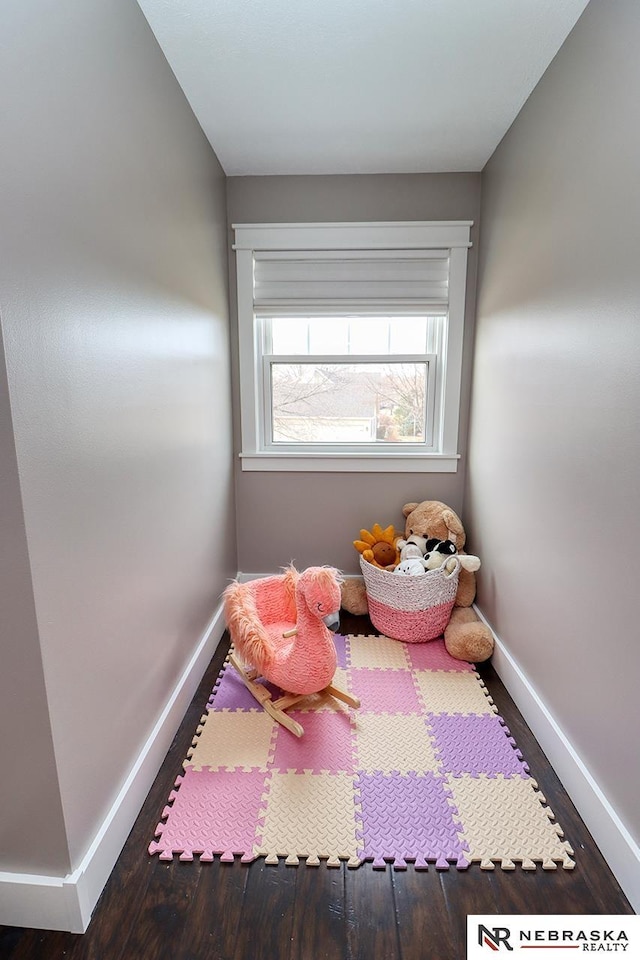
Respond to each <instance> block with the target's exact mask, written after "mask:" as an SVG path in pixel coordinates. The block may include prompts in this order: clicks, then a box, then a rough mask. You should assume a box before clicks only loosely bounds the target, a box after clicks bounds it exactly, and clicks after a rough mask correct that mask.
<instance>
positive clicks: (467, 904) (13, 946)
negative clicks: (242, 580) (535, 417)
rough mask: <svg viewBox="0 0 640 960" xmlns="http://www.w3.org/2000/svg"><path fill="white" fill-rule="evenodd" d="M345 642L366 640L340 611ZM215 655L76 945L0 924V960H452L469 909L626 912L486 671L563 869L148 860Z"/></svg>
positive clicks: (460, 949) (217, 662) (486, 670)
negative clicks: (543, 804) (547, 817)
mask: <svg viewBox="0 0 640 960" xmlns="http://www.w3.org/2000/svg"><path fill="white" fill-rule="evenodd" d="M341 629H342V632H344V633H369V632H373V630H372V628H371V625H370V623H369V621H368V620H367V619H366V618H363V617H349V616H348V615H344V616H343V618H342V625H341ZM226 650H227V646H226V644H225V643H224V641H223V643H222V644H221V645H220V648H219V649H218V651H217V652H216V654H215V656H214V658H213V660H212V662H211V664H210V666H209V668H208V670H207V672H206V674H205V676H204V678H203V680H202V682H201V684H200V687H199V689H198V692H197V694H196V696H195V697H194V699H193V702H192V703H191V706H190V707H189V710H188V711H187V714H186V716H185V718H184V721H183V723H182V725H181V727H180V730H179V731H178V733H177V735H176V737H175V739H174V741H173V744H172V745H171V748H170V750H169V753H168V754H167V757H166V760H165V762H164V764H163V766H162V768H161V770H160V773H159V774H158V777H157V778H156V781H155V783H154V784H153V787H152V788H151V791H150V792H149V795H148V797H147V799H146V802H145V804H144V806H143V808H142V811H141V812H140V815H139V817H138V819H137V821H136V823H135V825H134V827H133V830H132V831H131V834H130V836H129V839H128V840H127V843H126V845H125V847H124V849H123V851H122V854H121V856H120V858H119V860H118V863H117V864H116V867H115V869H114V871H113V873H112V875H111V878H110V879H109V882H108V883H107V886H106V887H105V889H104V891H103V894H102V896H101V898H100V900H99V902H98V904H97V906H96V909H95V911H94V915H93V919H92V921H91V924H90V926H89V929H88V931H87V932H86V933H85V934H84V935H82V936H79V935H74V934H69V933H57V932H53V931H43V930H21V929H14V928H9V927H0V958H2V960H9V958H10V960H374V958H375V960H450V958H451V960H454V958H455V960H462V958H464V956H465V926H466V916H467V914H470V913H515V914H548V913H576V914H588V913H610V914H624V913H633V910H632V909H631V907H630V905H629V903H628V901H627V900H626V898H625V897H624V895H623V893H622V891H621V890H620V887H619V885H618V883H617V882H616V880H615V878H614V877H613V875H612V874H611V871H610V870H609V868H608V867H607V864H606V863H605V861H604V859H603V858H602V856H601V854H600V852H599V850H598V849H597V847H596V846H595V844H594V842H593V840H592V838H591V836H590V835H589V833H588V831H587V829H586V827H585V826H584V824H583V823H582V821H581V820H580V818H579V816H578V814H577V813H576V810H575V808H574V807H573V805H572V803H571V801H570V800H569V798H568V797H567V795H566V793H565V792H564V790H563V788H562V786H561V784H560V782H559V780H558V778H557V777H556V775H555V773H554V772H553V770H552V769H551V767H550V766H549V763H548V761H547V759H546V757H545V756H544V754H543V752H542V750H541V749H540V747H539V746H538V744H537V742H536V740H535V739H534V737H533V735H532V734H531V732H530V731H529V730H528V728H527V726H526V724H525V723H524V721H523V719H522V717H521V716H520V714H519V713H518V711H517V709H516V708H515V706H514V704H513V702H512V700H511V698H510V697H509V695H508V694H507V692H506V690H505V688H504V686H503V685H502V683H501V682H500V680H499V678H498V677H497V675H496V673H495V671H494V670H493V668H492V667H491V665H490V664H483V665H481V667H480V668H479V672H480V674H481V676H482V678H483V679H484V681H485V683H486V685H487V687H488V689H489V691H490V693H491V695H492V697H493V699H494V701H495V703H496V706H497V707H498V710H499V711H500V713H501V714H502V716H503V717H504V718H505V720H506V722H507V724H508V726H509V727H510V729H511V733H512V735H513V736H514V737H515V739H516V742H517V744H518V746H519V747H520V749H521V750H522V752H523V754H524V757H525V759H526V760H527V762H528V763H529V766H530V769H531V775H532V776H533V777H534V778H535V779H536V780H537V781H538V784H539V786H540V789H541V790H542V792H543V793H544V794H545V796H546V798H547V801H548V803H549V805H550V806H551V808H552V810H553V811H554V813H555V814H556V816H557V819H558V821H559V823H560V824H561V825H562V827H563V829H564V831H565V835H566V838H567V839H568V840H569V842H570V843H571V845H572V846H573V848H574V849H575V851H576V859H577V865H576V868H575V870H573V871H565V870H562V869H558V870H556V871H543V870H542V869H538V870H536V871H535V872H532V873H527V872H524V871H522V870H521V869H520V868H517V869H516V870H515V871H514V872H509V873H504V872H503V871H502V870H500V869H499V868H496V870H495V871H493V872H484V871H481V870H480V868H479V867H478V866H477V865H476V864H473V865H472V866H471V867H470V868H469V869H468V870H467V871H462V872H458V871H457V870H455V869H454V868H452V869H450V870H449V871H446V872H438V871H436V870H435V869H434V868H432V867H430V868H429V870H428V872H418V873H416V872H415V871H414V870H413V868H412V867H409V869H408V870H406V871H397V872H394V871H393V870H391V869H389V868H388V869H387V870H386V871H384V872H380V871H374V870H373V869H372V868H371V865H370V864H363V865H362V866H361V867H360V868H359V869H357V870H349V869H347V868H346V866H344V864H343V865H342V866H341V867H340V868H327V867H326V866H325V865H324V864H323V865H321V866H320V867H314V868H311V867H309V868H306V867H304V866H302V865H301V866H300V867H297V868H296V867H287V866H285V865H284V864H283V863H280V865H279V866H277V867H276V866H265V864H264V862H263V861H262V860H257V861H255V862H254V863H252V864H250V865H248V866H247V865H242V864H240V862H239V861H238V860H236V862H235V863H233V864H220V863H219V862H217V861H216V862H214V863H204V864H200V863H199V862H198V861H197V860H196V861H194V862H193V863H181V862H180V861H179V860H178V859H177V858H176V859H174V860H173V861H172V862H171V863H165V862H162V861H161V860H159V859H158V857H150V856H149V855H148V854H147V846H148V844H149V842H150V840H151V839H152V837H153V832H154V829H155V826H156V824H157V823H158V821H159V819H160V814H161V812H162V809H163V807H164V806H165V803H166V800H167V797H168V795H169V793H170V791H171V789H172V786H173V781H174V780H175V777H176V776H177V774H178V773H179V772H180V771H181V766H182V760H183V759H184V757H185V755H186V752H187V749H188V747H189V746H190V744H191V739H192V736H193V733H194V731H195V728H196V726H197V724H198V721H199V719H200V717H201V715H202V713H203V712H204V707H205V704H206V703H207V700H208V697H209V693H210V691H211V688H212V687H213V684H214V682H215V679H216V677H217V675H218V672H219V670H220V668H221V666H222V663H223V661H224V656H225V654H226Z"/></svg>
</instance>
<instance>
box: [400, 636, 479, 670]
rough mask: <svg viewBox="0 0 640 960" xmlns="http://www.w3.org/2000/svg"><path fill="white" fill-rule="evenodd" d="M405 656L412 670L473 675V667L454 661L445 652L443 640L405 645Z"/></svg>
mask: <svg viewBox="0 0 640 960" xmlns="http://www.w3.org/2000/svg"><path fill="white" fill-rule="evenodd" d="M407 655H408V657H409V661H410V663H411V667H412V668H413V669H414V670H454V671H459V672H460V673H473V671H474V666H473V664H472V663H467V661H466V660H456V659H455V657H452V656H451V654H450V653H448V652H447V650H446V648H445V645H444V640H443V639H442V638H440V639H438V640H430V641H429V642H428V643H411V644H408V645H407Z"/></svg>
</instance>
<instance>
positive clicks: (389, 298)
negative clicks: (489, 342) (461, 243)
mask: <svg viewBox="0 0 640 960" xmlns="http://www.w3.org/2000/svg"><path fill="white" fill-rule="evenodd" d="M253 297H254V306H255V308H256V309H257V311H258V312H275V311H276V310H277V311H278V312H280V313H292V312H299V311H300V309H301V308H307V307H308V308H309V310H307V309H305V313H308V312H319V311H321V310H322V309H323V308H324V309H330V310H332V312H333V310H335V309H344V310H345V311H348V312H362V311H363V310H367V309H373V310H374V311H375V312H376V313H381V312H385V311H388V310H395V311H400V312H403V313H405V312H411V313H412V312H419V311H421V312H424V311H425V310H429V311H434V310H438V311H440V310H446V308H447V305H448V299H449V251H448V250H426V251H424V250H421V251H415V250H388V251H387V250H366V251H358V250H348V251H345V250H340V251H327V250H323V251H320V250H313V251H309V252H305V251H296V252H295V253H290V252H286V253H285V252H279V251H277V252H276V251H256V253H255V255H254V275H253Z"/></svg>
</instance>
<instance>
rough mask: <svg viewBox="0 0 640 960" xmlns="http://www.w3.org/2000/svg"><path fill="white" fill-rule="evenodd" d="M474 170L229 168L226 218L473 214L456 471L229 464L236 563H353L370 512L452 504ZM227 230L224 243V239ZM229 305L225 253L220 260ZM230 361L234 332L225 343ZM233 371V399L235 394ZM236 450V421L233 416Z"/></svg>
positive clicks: (457, 496) (467, 361)
mask: <svg viewBox="0 0 640 960" xmlns="http://www.w3.org/2000/svg"><path fill="white" fill-rule="evenodd" d="M479 205H480V175H479V174H473V173H472V174H466V173H460V174H417V175H414V174H410V175H409V174H407V175H395V174H384V175H362V176H358V175H354V176H328V177H324V176H316V177H302V176H298V177H296V176H287V177H230V178H229V179H228V181H227V208H228V214H229V224H232V223H288V222H302V223H304V222H315V221H317V222H323V221H329V222H331V221H349V220H352V221H368V220H372V221H375V220H473V221H475V226H474V227H473V228H472V232H471V239H472V242H473V243H474V246H473V247H472V248H471V250H470V251H469V260H468V291H467V306H466V316H465V341H464V355H463V371H462V384H463V386H462V404H461V415H460V430H459V444H458V452H459V453H461V454H462V455H463V456H462V460H461V461H460V464H459V467H458V472H457V473H456V474H438V473H430V474H416V473H414V474H408V473H397V474H374V473H316V474H303V473H280V472H278V473H249V472H245V473H243V472H242V471H241V470H240V467H239V464H236V492H237V510H238V516H237V535H238V564H239V568H240V570H243V571H248V572H263V571H270V570H277V569H278V567H279V566H281V565H283V564H286V563H288V562H289V561H290V560H295V561H296V563H297V564H298V565H300V566H303V567H304V566H307V565H309V564H313V563H332V564H335V565H336V566H338V567H339V568H340V569H342V570H344V571H346V572H356V571H357V570H358V563H357V561H358V555H357V553H356V551H355V550H354V548H353V546H352V540H354V539H355V538H357V537H358V534H359V530H360V527H361V526H363V527H367V528H370V527H371V525H372V524H373V523H375V522H376V521H378V522H380V523H382V524H383V525H386V524H388V523H393V524H395V526H396V527H397V528H399V529H402V527H403V524H404V518H403V516H402V506H403V504H404V503H406V502H407V501H408V500H425V499H430V500H444V501H445V502H447V503H449V504H451V506H452V507H453V508H454V509H456V510H459V511H461V510H462V500H463V490H464V475H465V470H466V447H467V419H468V403H469V383H470V376H471V348H472V343H473V317H474V312H475V280H476V266H477V236H478V219H479ZM232 239H233V238H232V236H231V237H230V243H231V242H232ZM230 277H231V302H232V310H234V309H235V263H234V260H233V257H232V258H231V261H230ZM234 353H235V363H234V370H235V371H237V342H236V343H234ZM239 389H240V388H239V384H238V382H237V372H236V377H235V382H234V398H235V402H234V409H236V410H237V409H238V404H239ZM234 432H235V443H236V452H238V451H239V450H240V424H239V420H238V418H237V417H236V422H235V431H234Z"/></svg>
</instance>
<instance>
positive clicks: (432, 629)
mask: <svg viewBox="0 0 640 960" xmlns="http://www.w3.org/2000/svg"><path fill="white" fill-rule="evenodd" d="M451 559H454V560H455V561H456V563H455V566H454V568H453V570H451V571H450V572H447V571H446V570H445V567H444V566H442V567H440V569H439V570H426V571H425V572H424V573H422V574H419V575H418V576H415V577H405V576H401V575H399V574H397V573H391V572H390V571H388V570H381V569H380V568H379V567H375V566H374V565H373V564H372V563H368V561H367V560H364V559H363V558H362V557H360V569H361V570H362V576H363V577H364V584H365V587H366V591H367V600H368V603H369V617H370V619H371V622H372V624H373V625H374V627H375V628H376V630H379V631H380V633H383V634H384V635H385V636H386V637H391V638H392V639H393V640H405V641H406V642H407V643H425V642H426V641H427V640H435V638H436V637H441V636H442V634H443V632H444V628H445V627H446V625H447V624H448V623H449V618H450V617H451V611H452V609H453V605H454V603H455V599H456V593H457V590H458V575H459V573H460V561H459V560H458V559H457V558H456V557H453V558H451Z"/></svg>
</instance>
